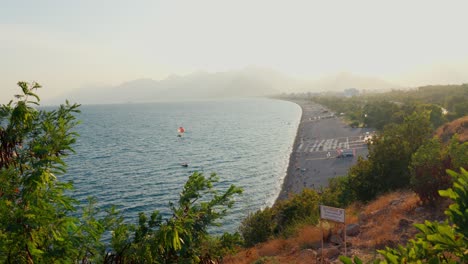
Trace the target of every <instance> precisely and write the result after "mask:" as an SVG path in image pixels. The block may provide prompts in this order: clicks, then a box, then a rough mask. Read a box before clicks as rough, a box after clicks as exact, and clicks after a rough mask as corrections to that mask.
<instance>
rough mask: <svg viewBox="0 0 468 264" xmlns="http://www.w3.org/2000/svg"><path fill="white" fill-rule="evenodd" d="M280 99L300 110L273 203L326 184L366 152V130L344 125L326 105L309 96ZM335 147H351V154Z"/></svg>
mask: <svg viewBox="0 0 468 264" xmlns="http://www.w3.org/2000/svg"><path fill="white" fill-rule="evenodd" d="M281 100H284V101H289V102H292V103H295V104H297V105H299V107H301V110H302V113H301V118H300V121H299V125H298V128H297V132H296V137H295V139H294V143H293V147H292V151H291V154H290V156H289V164H288V167H287V170H286V176H285V177H284V179H283V183H282V185H281V191H280V193H279V194H278V197H277V198H276V200H275V204H276V203H278V202H279V201H282V200H285V199H287V198H288V197H289V196H290V194H296V193H300V192H302V190H303V189H304V188H312V189H316V190H320V189H321V188H323V187H326V186H327V185H328V181H329V179H331V178H334V177H337V176H344V175H346V174H347V171H348V169H349V168H350V167H351V166H352V165H354V164H355V163H356V162H357V158H358V156H362V157H364V158H365V157H366V156H367V153H368V151H367V145H366V143H365V142H364V140H363V139H364V134H365V132H368V131H370V129H367V128H351V127H349V126H347V125H346V124H345V123H344V122H343V121H342V120H341V119H340V118H338V117H336V116H334V115H333V113H332V112H331V111H330V110H329V109H327V108H325V107H324V106H322V105H319V104H317V103H314V102H312V101H310V100H306V99H304V100H300V99H296V100H291V99H281ZM338 148H339V149H343V150H348V151H352V153H353V154H354V155H353V157H345V158H337V157H336V156H337V151H336V149H338Z"/></svg>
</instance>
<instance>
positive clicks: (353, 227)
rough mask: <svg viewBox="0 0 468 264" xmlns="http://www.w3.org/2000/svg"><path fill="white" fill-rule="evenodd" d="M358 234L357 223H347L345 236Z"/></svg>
mask: <svg viewBox="0 0 468 264" xmlns="http://www.w3.org/2000/svg"><path fill="white" fill-rule="evenodd" d="M358 234H359V225H358V224H349V225H347V226H346V235H347V236H357V235H358Z"/></svg>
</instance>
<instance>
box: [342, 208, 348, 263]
mask: <svg viewBox="0 0 468 264" xmlns="http://www.w3.org/2000/svg"><path fill="white" fill-rule="evenodd" d="M344 219H345V221H344V223H343V224H344V228H343V233H344V255H345V257H347V256H348V252H347V245H346V211H345V215H344Z"/></svg>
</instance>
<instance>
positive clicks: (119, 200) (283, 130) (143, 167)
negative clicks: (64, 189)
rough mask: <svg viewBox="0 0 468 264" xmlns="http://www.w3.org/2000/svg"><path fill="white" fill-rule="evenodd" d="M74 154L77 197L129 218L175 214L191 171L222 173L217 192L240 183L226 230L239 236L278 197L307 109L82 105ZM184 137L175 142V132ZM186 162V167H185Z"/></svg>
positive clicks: (71, 172)
mask: <svg viewBox="0 0 468 264" xmlns="http://www.w3.org/2000/svg"><path fill="white" fill-rule="evenodd" d="M81 111H82V113H81V114H80V115H79V117H78V118H79V119H80V120H81V121H82V123H81V124H80V125H79V126H78V127H77V132H78V133H79V134H80V137H79V138H78V140H77V143H76V144H75V145H74V149H75V150H76V154H73V155H71V156H70V157H68V158H67V163H68V172H67V174H66V175H65V176H64V180H72V181H73V182H74V186H75V189H76V190H75V191H73V193H72V195H73V196H74V197H75V198H77V199H78V200H80V201H82V202H85V201H86V198H87V197H88V196H95V197H96V198H97V199H98V206H99V207H101V208H105V207H108V206H110V205H116V206H117V207H118V208H119V209H120V210H121V211H122V212H123V214H124V217H125V219H126V221H128V222H132V223H136V222H137V218H138V212H141V211H143V212H152V211H153V210H160V211H161V212H162V213H163V214H168V213H169V207H168V203H169V202H170V201H172V202H174V203H176V202H177V200H178V195H179V193H180V192H181V190H182V187H183V185H184V183H185V182H186V180H187V179H188V176H189V175H190V174H191V173H192V172H193V171H200V172H203V173H204V174H206V175H208V174H210V173H212V172H215V173H217V174H218V175H219V176H220V182H219V184H217V185H216V186H217V188H219V189H222V190H225V189H226V188H227V187H228V186H229V185H231V184H235V185H237V186H239V187H242V188H243V189H244V193H243V194H242V195H241V196H239V197H238V198H236V203H235V206H234V208H233V209H232V210H231V213H230V214H229V215H228V216H227V217H226V218H225V220H224V223H223V229H222V231H234V230H235V229H236V228H237V227H238V225H239V223H240V222H241V220H242V219H243V218H244V217H245V216H246V215H247V214H248V213H249V212H252V211H255V210H257V209H259V208H262V207H265V206H270V205H272V203H273V202H274V200H275V199H276V197H277V195H278V193H279V191H280V188H281V184H282V181H283V178H284V176H285V174H286V169H287V165H288V160H289V154H290V153H291V150H292V145H293V141H294V137H295V135H296V131H297V126H298V123H299V120H300V115H301V110H300V108H299V106H297V105H296V104H293V103H290V102H285V101H280V100H271V99H239V100H237V99H236V100H225V101H206V102H177V103H151V104H122V105H95V106H82V107H81ZM180 126H183V127H184V128H185V129H186V132H185V134H184V136H183V137H182V138H179V137H177V128H178V127H180ZM184 162H186V163H188V164H189V166H188V167H182V166H181V163H184Z"/></svg>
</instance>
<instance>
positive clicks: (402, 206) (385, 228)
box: [224, 191, 449, 264]
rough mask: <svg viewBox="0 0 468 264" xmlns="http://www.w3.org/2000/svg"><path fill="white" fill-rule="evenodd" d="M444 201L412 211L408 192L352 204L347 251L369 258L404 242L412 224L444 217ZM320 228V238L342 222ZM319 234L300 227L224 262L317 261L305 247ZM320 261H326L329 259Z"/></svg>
mask: <svg viewBox="0 0 468 264" xmlns="http://www.w3.org/2000/svg"><path fill="white" fill-rule="evenodd" d="M448 204H449V203H448V202H445V201H442V202H441V203H440V206H439V207H440V208H437V209H434V208H424V209H423V210H422V211H418V212H415V209H416V208H417V207H419V199H418V197H417V195H416V194H415V193H413V192H410V191H399V192H393V193H388V194H385V195H382V196H381V197H379V198H377V199H376V200H375V201H373V202H371V203H369V204H367V205H362V204H353V205H351V206H349V207H348V208H347V209H346V215H347V216H346V223H347V224H349V223H359V224H360V233H359V235H358V236H356V237H348V241H349V242H351V243H352V246H351V247H350V248H348V252H350V253H351V255H358V256H359V257H360V258H361V259H364V260H367V261H370V260H372V259H374V258H375V257H376V253H375V249H379V248H384V247H385V246H395V245H397V244H404V243H406V241H407V240H408V239H409V238H411V237H413V236H414V234H415V233H416V228H414V227H413V226H412V224H413V223H421V222H423V221H424V220H425V219H441V218H442V217H444V216H443V210H444V209H445V208H446V207H447V206H448ZM323 227H324V237H325V238H327V237H329V236H330V235H331V234H336V233H338V230H339V229H340V228H341V227H342V225H339V224H334V223H331V222H328V223H327V222H325V223H324V224H323ZM321 237H322V231H321V229H320V227H318V226H303V227H301V228H299V229H298V230H297V234H296V235H295V236H293V237H291V238H289V239H274V240H270V241H268V242H265V243H262V244H259V245H257V246H255V247H253V248H250V249H246V250H243V251H241V252H239V253H238V254H236V255H234V256H230V257H228V258H226V259H225V261H224V263H230V264H247V263H249V264H250V263H255V261H259V260H261V261H259V262H258V263H297V264H299V263H320V262H317V259H316V257H315V256H314V255H312V254H308V253H310V252H308V251H307V250H310V249H314V250H317V249H319V248H320V246H321ZM325 246H326V247H327V241H326V240H325ZM328 246H330V245H328ZM342 253H344V252H342ZM333 261H336V260H333ZM324 263H330V260H326V261H325V262H324Z"/></svg>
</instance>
